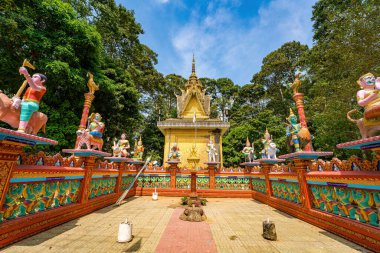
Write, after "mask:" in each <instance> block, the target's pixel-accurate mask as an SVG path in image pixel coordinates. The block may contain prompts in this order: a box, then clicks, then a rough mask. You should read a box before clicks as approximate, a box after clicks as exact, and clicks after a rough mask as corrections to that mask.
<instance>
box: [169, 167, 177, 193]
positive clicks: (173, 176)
mask: <svg viewBox="0 0 380 253" xmlns="http://www.w3.org/2000/svg"><path fill="white" fill-rule="evenodd" d="M177 165H178V163H169V170H170V188H171V189H175V187H176V179H177Z"/></svg>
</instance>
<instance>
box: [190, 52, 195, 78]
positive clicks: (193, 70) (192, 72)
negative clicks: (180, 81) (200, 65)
mask: <svg viewBox="0 0 380 253" xmlns="http://www.w3.org/2000/svg"><path fill="white" fill-rule="evenodd" d="M191 75H196V74H195V58H194V54H193V64H192V67H191Z"/></svg>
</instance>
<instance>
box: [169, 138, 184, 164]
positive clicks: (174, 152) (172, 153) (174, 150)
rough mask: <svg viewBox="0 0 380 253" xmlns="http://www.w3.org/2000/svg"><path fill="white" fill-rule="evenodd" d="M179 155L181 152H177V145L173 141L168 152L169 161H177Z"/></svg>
mask: <svg viewBox="0 0 380 253" xmlns="http://www.w3.org/2000/svg"><path fill="white" fill-rule="evenodd" d="M180 157H181V153H180V152H179V147H178V146H177V143H176V142H174V144H173V147H172V148H171V150H170V152H169V161H179V160H180Z"/></svg>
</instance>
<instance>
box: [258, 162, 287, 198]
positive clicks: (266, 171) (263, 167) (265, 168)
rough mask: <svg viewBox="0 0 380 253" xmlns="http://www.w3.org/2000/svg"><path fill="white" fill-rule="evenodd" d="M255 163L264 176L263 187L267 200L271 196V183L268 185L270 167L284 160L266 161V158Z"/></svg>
mask: <svg viewBox="0 0 380 253" xmlns="http://www.w3.org/2000/svg"><path fill="white" fill-rule="evenodd" d="M257 162H259V163H260V165H261V170H262V172H263V173H264V175H265V186H266V188H267V195H268V198H270V197H272V195H273V194H272V187H271V183H270V180H269V173H270V169H271V168H272V166H273V165H274V164H277V163H280V162H285V160H284V159H267V158H262V159H258V160H257Z"/></svg>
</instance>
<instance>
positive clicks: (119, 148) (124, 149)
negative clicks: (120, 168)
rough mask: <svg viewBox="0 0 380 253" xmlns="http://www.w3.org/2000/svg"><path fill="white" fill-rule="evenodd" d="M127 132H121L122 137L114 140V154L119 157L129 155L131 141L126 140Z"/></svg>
mask: <svg viewBox="0 0 380 253" xmlns="http://www.w3.org/2000/svg"><path fill="white" fill-rule="evenodd" d="M126 137H127V136H126V134H125V133H122V134H121V137H120V138H121V139H120V140H117V139H116V138H115V141H114V142H113V146H112V150H113V156H117V157H129V149H130V146H129V141H128V140H126Z"/></svg>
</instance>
